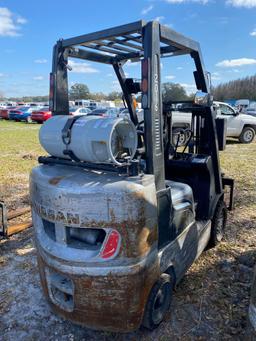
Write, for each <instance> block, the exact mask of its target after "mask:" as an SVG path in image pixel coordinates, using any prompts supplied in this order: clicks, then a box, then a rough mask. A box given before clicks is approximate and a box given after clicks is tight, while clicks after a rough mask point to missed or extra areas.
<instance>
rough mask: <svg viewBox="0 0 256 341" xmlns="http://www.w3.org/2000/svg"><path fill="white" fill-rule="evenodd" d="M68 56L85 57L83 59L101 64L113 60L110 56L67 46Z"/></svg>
mask: <svg viewBox="0 0 256 341" xmlns="http://www.w3.org/2000/svg"><path fill="white" fill-rule="evenodd" d="M68 56H69V57H72V58H79V59H85V60H90V61H92V62H97V63H103V64H112V62H113V57H111V56H108V55H104V54H99V53H95V52H91V51H86V50H82V49H79V48H77V47H76V48H74V47H71V48H69V49H68Z"/></svg>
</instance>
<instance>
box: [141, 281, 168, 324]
mask: <svg viewBox="0 0 256 341" xmlns="http://www.w3.org/2000/svg"><path fill="white" fill-rule="evenodd" d="M172 287H173V285H172V283H171V277H170V275H168V274H162V275H161V276H160V278H159V280H158V281H157V282H156V283H155V284H154V286H153V288H152V289H151V291H150V294H149V297H148V301H147V304H146V307H145V312H144V317H143V321H142V325H143V327H145V328H147V329H150V330H152V329H155V328H157V327H158V326H159V324H160V323H161V322H162V321H163V319H164V317H165V315H166V313H167V311H168V309H169V307H170V304H171V299H172Z"/></svg>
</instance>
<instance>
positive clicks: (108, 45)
mask: <svg viewBox="0 0 256 341" xmlns="http://www.w3.org/2000/svg"><path fill="white" fill-rule="evenodd" d="M110 39H111V38H110ZM82 45H83V46H85V47H88V48H92V49H93V48H94V46H97V47H98V46H103V47H106V48H111V49H112V50H113V48H114V49H115V50H116V52H115V53H119V52H120V51H121V52H122V53H123V52H125V53H127V52H128V53H131V52H136V49H134V48H133V49H131V48H129V47H126V46H118V44H117V43H116V42H114V39H113V41H109V42H103V41H97V42H93V43H86V44H82ZM113 51H114V50H113Z"/></svg>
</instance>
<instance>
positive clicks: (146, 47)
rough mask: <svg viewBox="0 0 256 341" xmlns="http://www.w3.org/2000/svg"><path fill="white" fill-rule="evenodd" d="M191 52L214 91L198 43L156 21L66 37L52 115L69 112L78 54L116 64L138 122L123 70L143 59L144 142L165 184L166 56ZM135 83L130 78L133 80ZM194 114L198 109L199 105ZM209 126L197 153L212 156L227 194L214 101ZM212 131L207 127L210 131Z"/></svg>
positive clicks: (201, 80)
mask: <svg viewBox="0 0 256 341" xmlns="http://www.w3.org/2000/svg"><path fill="white" fill-rule="evenodd" d="M179 55H190V56H191V57H192V58H193V60H194V63H195V69H196V70H195V71H194V78H195V83H196V87H197V89H198V90H200V91H202V92H204V93H208V94H209V92H210V89H209V84H208V79H207V73H206V71H205V68H204V63H203V59H202V55H201V50H200V46H199V44H198V43H197V42H195V41H193V40H191V39H190V38H187V37H185V36H183V35H181V34H179V33H177V32H175V31H174V30H172V29H170V28H169V27H167V26H164V25H161V24H159V22H157V21H151V22H145V21H137V22H134V23H131V24H127V25H122V26H118V27H114V28H111V29H107V30H103V31H98V32H95V33H91V34H85V35H81V36H77V37H74V38H70V39H64V40H63V39H61V40H59V41H58V42H57V43H56V45H55V46H54V51H53V64H52V73H51V75H50V107H51V109H52V113H53V115H68V114H69V102H68V76H67V71H68V69H69V65H68V58H69V57H72V58H79V59H84V60H89V61H93V62H99V63H103V64H108V65H112V66H113V69H114V71H115V74H116V76H117V78H118V80H119V83H120V86H121V89H122V91H123V95H124V99H125V102H126V104H127V107H128V109H129V113H130V118H131V120H132V122H133V123H134V124H135V126H136V125H137V124H138V119H137V116H136V112H135V108H134V106H133V103H132V90H131V86H130V87H129V86H128V81H129V79H127V78H126V76H125V73H124V71H123V65H124V64H125V63H126V62H127V61H131V62H134V61H141V85H140V88H141V93H142V108H143V109H144V147H145V160H146V171H145V172H146V173H148V174H154V175H155V184H156V189H157V191H161V190H164V189H165V161H166V160H165V153H164V139H163V126H164V123H163V103H162V95H161V68H160V59H161V57H169V56H170V57H173V56H179ZM129 84H130V83H129ZM195 114H198V113H197V112H196V110H195ZM204 115H205V116H204V118H205V122H204V123H203V124H204V127H207V129H201V128H202V127H200V126H198V127H197V133H198V134H199V132H201V139H200V142H199V143H200V145H199V146H198V149H197V152H201V153H205V154H208V155H211V157H212V160H213V172H214V181H215V188H216V193H219V194H221V193H222V179H221V174H220V167H219V158H218V141H217V134H216V127H215V117H214V113H213V111H212V109H211V103H209V105H207V106H205V107H204ZM206 130H207V132H205V131H206Z"/></svg>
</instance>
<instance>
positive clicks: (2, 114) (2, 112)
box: [0, 106, 15, 120]
mask: <svg viewBox="0 0 256 341" xmlns="http://www.w3.org/2000/svg"><path fill="white" fill-rule="evenodd" d="M14 109H15V107H13V106H11V107H6V108H4V109H0V117H1V118H3V119H5V120H9V112H10V110H14Z"/></svg>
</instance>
